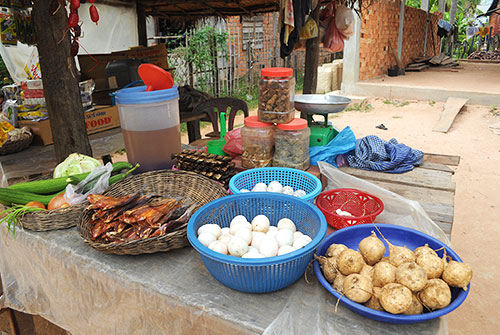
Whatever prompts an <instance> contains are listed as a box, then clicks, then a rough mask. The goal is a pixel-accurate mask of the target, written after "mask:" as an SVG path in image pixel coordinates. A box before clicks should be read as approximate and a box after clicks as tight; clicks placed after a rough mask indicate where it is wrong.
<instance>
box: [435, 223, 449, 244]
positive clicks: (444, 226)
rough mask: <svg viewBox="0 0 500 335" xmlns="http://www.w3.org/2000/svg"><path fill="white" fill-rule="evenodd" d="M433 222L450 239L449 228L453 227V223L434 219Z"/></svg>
mask: <svg viewBox="0 0 500 335" xmlns="http://www.w3.org/2000/svg"><path fill="white" fill-rule="evenodd" d="M434 223H435V224H437V225H438V226H439V228H441V229H442V230H443V231H444V233H445V234H446V236H448V238H449V239H450V240H451V229H452V228H453V225H452V224H451V223H447V222H441V221H434Z"/></svg>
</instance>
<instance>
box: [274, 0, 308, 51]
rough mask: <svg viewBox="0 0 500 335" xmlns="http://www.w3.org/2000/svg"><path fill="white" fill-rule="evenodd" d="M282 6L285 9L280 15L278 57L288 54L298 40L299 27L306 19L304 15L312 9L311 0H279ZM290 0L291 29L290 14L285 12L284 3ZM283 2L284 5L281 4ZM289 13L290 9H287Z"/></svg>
mask: <svg viewBox="0 0 500 335" xmlns="http://www.w3.org/2000/svg"><path fill="white" fill-rule="evenodd" d="M281 1H282V2H281V3H282V6H281V8H283V9H284V10H285V11H284V12H283V15H282V21H283V22H282V27H281V32H280V57H281V58H285V57H287V56H289V55H290V54H291V53H292V51H293V48H294V46H295V44H296V43H297V42H299V40H300V28H302V27H303V26H304V24H305V21H306V16H307V15H308V14H309V13H310V12H311V10H312V1H311V0H281ZM289 2H292V13H293V30H290V29H291V28H292V26H291V24H290V23H291V20H290V16H288V18H287V16H286V15H285V14H286V5H287V4H288V3H289ZM283 4H285V6H283ZM288 13H290V10H288Z"/></svg>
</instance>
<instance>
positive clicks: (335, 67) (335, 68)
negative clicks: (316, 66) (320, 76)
mask: <svg viewBox="0 0 500 335" xmlns="http://www.w3.org/2000/svg"><path fill="white" fill-rule="evenodd" d="M331 64H332V67H331V69H332V86H331V87H330V90H331V91H337V90H340V83H341V81H342V78H339V76H338V72H339V64H338V62H335V61H334V62H333V63H331Z"/></svg>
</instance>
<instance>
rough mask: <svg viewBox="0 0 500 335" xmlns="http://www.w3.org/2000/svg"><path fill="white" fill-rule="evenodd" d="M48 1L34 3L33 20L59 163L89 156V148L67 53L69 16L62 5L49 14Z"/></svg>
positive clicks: (69, 38) (79, 98)
mask: <svg viewBox="0 0 500 335" xmlns="http://www.w3.org/2000/svg"><path fill="white" fill-rule="evenodd" d="M51 2H52V1H51V0H37V1H34V2H33V3H34V5H33V22H34V25H35V30H36V32H37V34H36V35H37V48H38V54H39V57H40V69H41V72H42V81H43V88H44V94H45V101H46V103H47V109H48V112H49V118H50V127H51V129H52V136H53V138H54V150H55V153H56V158H57V160H58V161H59V162H61V161H63V160H64V159H65V158H66V157H67V156H68V155H69V154H71V153H73V152H78V153H81V154H85V155H89V156H92V149H91V147H90V143H89V139H88V136H87V130H86V129H85V118H84V114H83V107H82V100H81V97H80V89H79V87H78V73H77V70H76V67H75V60H74V58H73V57H71V55H70V52H71V51H70V49H71V36H70V33H69V31H68V28H67V22H68V17H67V14H66V10H65V9H64V8H61V9H59V11H58V12H57V13H56V14H55V15H54V16H52V15H51V14H50V13H49V7H50V3H51ZM82 14H83V13H82ZM85 14H87V13H85Z"/></svg>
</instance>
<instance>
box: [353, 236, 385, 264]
mask: <svg viewBox="0 0 500 335" xmlns="http://www.w3.org/2000/svg"><path fill="white" fill-rule="evenodd" d="M359 252H360V253H361V256H363V258H364V260H365V262H366V264H368V265H373V264H375V263H377V262H378V261H380V259H381V258H382V257H384V253H385V245H384V242H382V241H381V240H380V239H379V238H378V237H377V235H376V234H375V232H373V231H372V234H371V235H370V236H368V237H365V238H364V239H362V240H361V242H359Z"/></svg>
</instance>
